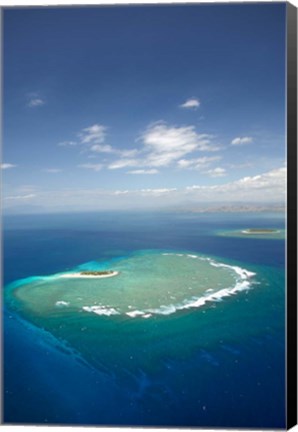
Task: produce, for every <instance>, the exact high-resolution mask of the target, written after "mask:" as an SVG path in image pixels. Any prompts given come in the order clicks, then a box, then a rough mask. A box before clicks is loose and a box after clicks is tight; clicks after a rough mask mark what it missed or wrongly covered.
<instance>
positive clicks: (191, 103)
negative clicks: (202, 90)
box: [179, 98, 201, 109]
mask: <svg viewBox="0 0 298 432" xmlns="http://www.w3.org/2000/svg"><path fill="white" fill-rule="evenodd" d="M200 104H201V103H200V101H199V100H198V99H196V98H190V99H187V100H186V101H185V102H184V103H183V104H181V105H179V106H180V108H185V109H197V108H199V106H200Z"/></svg>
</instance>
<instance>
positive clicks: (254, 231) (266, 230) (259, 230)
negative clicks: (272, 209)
mask: <svg viewBox="0 0 298 432" xmlns="http://www.w3.org/2000/svg"><path fill="white" fill-rule="evenodd" d="M245 232H247V233H252V234H270V233H277V232H278V230H276V229H271V228H250V229H247V230H245Z"/></svg>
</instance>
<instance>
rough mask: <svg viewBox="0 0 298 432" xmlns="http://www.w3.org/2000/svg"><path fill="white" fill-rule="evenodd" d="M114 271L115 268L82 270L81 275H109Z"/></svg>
mask: <svg viewBox="0 0 298 432" xmlns="http://www.w3.org/2000/svg"><path fill="white" fill-rule="evenodd" d="M114 273H115V272H114V271H113V270H101V271H97V270H96V271H95V270H85V271H81V272H80V275H81V276H108V275H112V274H114Z"/></svg>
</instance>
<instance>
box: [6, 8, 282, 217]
mask: <svg viewBox="0 0 298 432" xmlns="http://www.w3.org/2000/svg"><path fill="white" fill-rule="evenodd" d="M3 61H4V120H3V126H4V140H3V142H4V144H3V152H2V153H3V154H2V177H3V190H4V199H3V205H4V207H9V208H11V209H12V210H13V208H16V209H18V208H23V207H24V208H26V209H29V208H31V209H32V211H34V209H38V210H44V211H61V210H66V209H69V210H84V209H88V210H90V209H106V208H129V207H134V206H136V205H139V206H140V207H142V206H159V205H161V204H162V205H165V204H167V203H168V204H169V205H173V204H176V203H182V202H184V201H192V202H203V201H204V202H205V201H234V200H237V201H239V200H243V201H253V200H256V201H278V200H282V199H283V198H284V192H285V173H286V168H285V3H279V4H272V3H266V4H260V3H259V4H242V5H241V4H225V5H212V4H205V5H188V6H186V5H183V6H178V5H175V6H146V7H141V6H139V7H137V6H134V7H85V8H79V7H76V8H74V7H72V8H39V9H38V8H27V9H6V10H5V11H4V56H3Z"/></svg>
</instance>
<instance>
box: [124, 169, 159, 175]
mask: <svg viewBox="0 0 298 432" xmlns="http://www.w3.org/2000/svg"><path fill="white" fill-rule="evenodd" d="M157 173H158V170H157V169H155V168H152V169H147V170H146V169H138V170H133V171H128V172H127V174H157Z"/></svg>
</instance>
